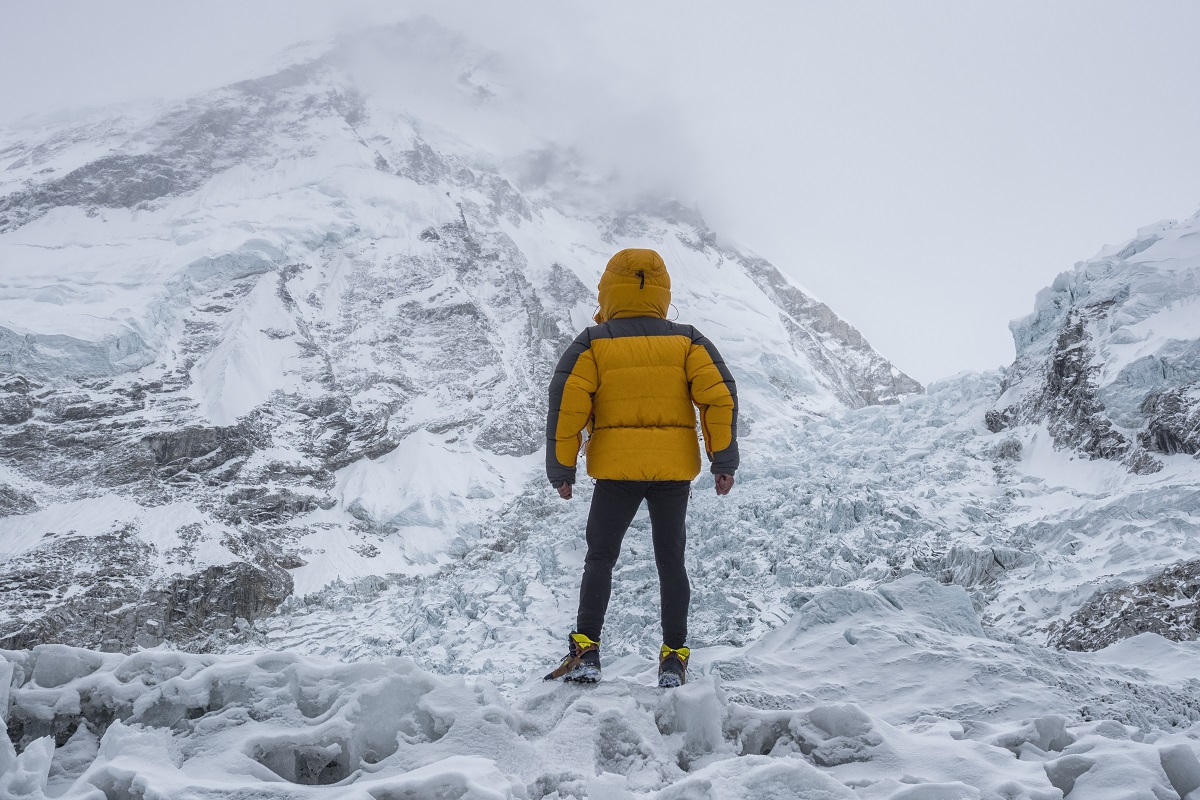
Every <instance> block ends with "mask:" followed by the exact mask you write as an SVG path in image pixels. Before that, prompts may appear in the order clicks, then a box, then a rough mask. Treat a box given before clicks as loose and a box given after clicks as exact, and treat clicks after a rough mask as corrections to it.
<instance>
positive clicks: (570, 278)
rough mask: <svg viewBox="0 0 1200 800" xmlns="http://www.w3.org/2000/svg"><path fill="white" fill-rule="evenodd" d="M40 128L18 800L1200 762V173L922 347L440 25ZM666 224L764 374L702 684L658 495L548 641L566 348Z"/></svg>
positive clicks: (1045, 786)
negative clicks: (528, 108)
mask: <svg viewBox="0 0 1200 800" xmlns="http://www.w3.org/2000/svg"><path fill="white" fill-rule="evenodd" d="M381 75H386V76H388V77H387V80H382V79H381V77H380V76H381ZM0 167H2V169H0V263H2V264H3V271H2V273H0V585H3V587H4V592H3V593H2V594H0V646H4V647H8V648H11V649H8V650H3V651H0V655H2V656H3V660H0V715H4V718H5V721H6V723H7V727H8V732H9V737H8V738H7V739H0V797H5V798H7V797H32V798H42V797H66V798H87V799H88V800H100V799H101V798H104V800H132V799H133V798H138V799H139V800H153V799H154V798H172V800H174V798H224V797H230V798H232V797H237V798H272V797H274V798H303V797H312V798H333V797H337V798H343V797H344V798H357V799H358V800H394V799H396V798H426V797H433V798H506V797H513V798H550V799H552V800H564V798H568V797H571V798H584V797H590V798H631V797H632V798H687V800H691V799H692V798H713V799H714V800H716V799H717V798H759V797H780V798H788V797H795V798H805V799H806V800H807V799H808V798H871V799H876V798H879V799H882V798H888V799H892V800H895V799H898V798H909V799H910V800H929V799H930V798H933V799H935V800H936V799H938V798H978V799H979V800H984V799H985V798H986V800H998V799H999V798H1005V799H1006V800H1015V799H1016V798H1026V799H1027V800H1051V799H1052V798H1062V797H1071V798H1075V800H1092V799H1093V798H1095V799H1096V800H1107V799H1109V798H1112V799H1113V800H1116V798H1147V799H1149V798H1155V800H1166V799H1167V798H1184V799H1185V800H1196V798H1198V797H1200V760H1198V759H1197V755H1196V753H1197V745H1196V740H1197V739H1198V738H1200V727H1198V725H1200V682H1198V681H1197V678H1196V676H1197V675H1198V674H1200V671H1198V669H1197V667H1200V663H1198V661H1197V659H1198V658H1200V642H1197V641H1196V640H1197V637H1198V636H1200V624H1198V623H1197V622H1196V619H1197V617H1196V613H1195V610H1196V608H1197V605H1198V604H1200V597H1198V586H1200V584H1197V581H1196V579H1195V576H1196V574H1197V568H1196V557H1197V552H1198V549H1200V548H1198V545H1200V489H1198V485H1200V460H1198V459H1197V458H1196V457H1195V455H1196V453H1197V452H1198V449H1200V440H1198V439H1197V438H1196V437H1197V433H1196V432H1197V430H1200V427H1198V426H1200V411H1198V410H1197V409H1198V408H1200V388H1198V385H1197V380H1198V379H1200V375H1198V374H1197V363H1200V362H1198V361H1197V353H1200V349H1198V348H1200V328H1197V324H1196V318H1197V311H1198V309H1200V307H1198V305H1197V303H1198V302H1200V300H1198V299H1197V298H1200V245H1197V242H1200V235H1198V234H1200V217H1196V218H1193V219H1191V220H1187V221H1184V222H1182V223H1162V224H1159V225H1156V226H1151V227H1150V228H1147V229H1143V230H1142V231H1140V232H1139V233H1138V235H1137V237H1135V238H1134V239H1133V240H1131V241H1130V242H1128V243H1124V244H1122V245H1119V246H1117V247H1113V248H1106V249H1105V250H1104V251H1102V252H1101V253H1100V254H1099V255H1098V256H1097V257H1095V258H1094V259H1092V260H1090V261H1088V262H1083V263H1081V264H1080V265H1078V266H1077V267H1076V269H1075V270H1074V271H1073V272H1069V273H1064V274H1063V275H1062V276H1059V278H1058V279H1057V280H1056V281H1055V282H1054V284H1053V286H1052V287H1050V288H1049V289H1046V290H1044V291H1043V292H1042V293H1041V294H1039V295H1038V299H1037V302H1036V305H1035V309H1034V313H1033V314H1032V315H1031V316H1030V317H1028V318H1026V319H1024V320H1021V321H1018V322H1017V323H1015V324H1014V327H1013V332H1014V336H1015V338H1016V342H1017V347H1018V358H1017V361H1016V363H1015V364H1014V365H1013V366H1012V367H1011V368H1010V369H1008V370H1005V371H1003V372H996V373H985V374H974V373H964V374H962V375H958V376H954V377H952V378H949V379H947V380H944V381H940V382H938V383H936V384H934V385H932V386H930V387H928V388H927V390H925V391H922V389H921V387H920V386H918V385H917V384H916V383H915V382H913V381H912V380H911V379H909V378H908V377H907V376H905V375H904V374H903V373H902V372H900V371H899V370H898V369H897V368H895V367H894V366H893V365H891V364H889V363H888V362H887V361H886V360H885V359H883V358H882V357H880V356H879V355H878V354H877V353H876V352H875V351H874V350H873V349H872V348H871V346H870V345H869V344H868V343H866V342H865V341H864V340H863V339H862V337H861V336H860V335H859V334H858V333H857V331H855V330H854V329H853V328H852V327H850V326H849V325H847V324H846V323H845V322H844V321H842V320H840V319H839V318H838V317H837V316H836V314H834V312H833V311H832V310H830V309H829V308H828V307H826V306H824V305H822V304H821V303H819V302H818V301H816V300H815V299H813V298H812V297H810V296H809V295H808V294H807V293H805V292H804V291H803V290H802V289H800V288H799V287H797V286H795V285H793V284H792V283H790V282H789V281H788V280H786V279H785V278H784V277H783V276H782V275H781V274H780V273H779V272H778V271H777V270H776V269H775V268H774V267H773V266H772V265H770V264H769V263H767V262H765V261H763V260H762V259H759V258H757V257H756V256H754V255H752V254H750V253H749V252H748V251H745V250H744V249H742V248H739V247H737V246H734V245H732V244H730V243H728V242H724V241H722V240H720V239H719V238H718V236H717V235H716V234H715V233H714V232H713V231H711V230H709V229H708V228H707V226H706V225H705V223H704V221H703V219H702V218H701V217H700V216H699V214H697V213H696V212H695V211H694V210H691V209H688V208H686V207H684V206H682V205H680V204H679V203H677V202H674V201H672V200H670V199H662V198H646V197H639V198H630V197H628V196H626V195H624V194H623V193H622V192H621V191H620V190H619V187H617V186H616V185H615V184H614V183H613V182H612V181H611V180H610V178H609V176H607V175H606V174H604V172H603V171H602V170H601V169H599V168H597V167H595V166H594V165H589V164H585V163H583V162H582V161H581V160H580V159H579V157H578V156H577V154H575V153H574V152H573V151H572V150H571V148H570V145H569V143H548V142H545V141H543V140H542V139H541V138H540V136H539V135H538V132H537V131H530V130H529V129H528V126H527V125H526V124H524V121H523V117H522V114H521V109H520V104H519V102H518V99H517V98H516V97H515V96H514V92H513V91H512V90H511V88H510V87H509V86H508V85H507V84H506V83H505V76H504V73H503V68H502V65H501V64H499V63H498V62H497V61H496V60H495V59H494V58H493V57H491V56H490V55H489V54H487V53H482V52H480V51H478V50H477V49H476V48H474V47H473V46H471V45H470V44H468V43H466V42H464V41H462V40H461V39H459V38H458V37H457V36H456V35H454V34H453V33H450V32H447V31H444V30H442V29H440V28H437V27H436V26H434V25H432V24H430V23H416V24H412V25H408V26H402V27H399V28H395V29H385V30H380V31H377V32H373V33H370V34H367V35H365V37H364V38H362V39H359V40H357V41H353V42H350V43H347V44H344V45H340V46H337V47H334V48H333V49H331V50H329V51H328V52H327V53H325V54H324V55H322V56H319V57H317V58H315V59H313V60H309V61H304V60H301V61H297V62H296V63H294V64H292V65H291V66H289V67H288V68H286V69H284V70H282V71H280V72H278V73H276V74H273V75H269V76H265V77H262V78H258V79H254V80H250V81H245V82H242V83H239V84H235V85H233V86H230V87H227V88H226V89H223V90H220V91H218V92H214V93H210V94H208V95H204V96H202V97H198V98H195V99H194V100H192V101H189V102H188V103H184V104H181V105H178V106H172V107H163V108H146V109H142V110H126V111H123V112H122V113H121V114H120V115H106V114H98V115H96V116H95V117H93V118H89V119H86V120H84V121H81V122H72V123H55V124H53V125H47V126H44V127H41V128H29V127H26V128H24V129H22V130H19V131H8V132H0ZM625 246H652V247H655V248H656V249H658V250H659V251H660V252H662V254H663V255H664V257H665V258H666V261H667V263H668V265H669V267H670V269H671V273H672V279H673V286H674V291H675V303H676V306H677V307H678V309H679V311H680V319H681V320H682V321H684V322H687V323H692V324H695V325H696V326H697V327H698V328H700V329H701V330H702V331H703V332H704V333H705V334H706V335H707V336H708V337H709V338H711V339H712V340H713V341H714V342H715V343H716V344H717V345H718V347H719V348H720V349H721V351H722V353H723V355H724V356H725V357H726V360H727V361H728V363H729V364H730V365H731V368H732V369H733V371H734V374H735V376H736V378H737V380H738V388H739V397H740V398H741V401H742V404H743V414H742V418H741V425H740V433H741V440H742V451H743V466H742V468H741V469H740V470H739V472H738V476H737V485H736V487H735V489H734V491H733V493H732V494H731V495H730V496H728V497H724V498H718V497H716V496H715V494H714V493H713V491H712V489H713V483H712V478H711V476H702V477H701V478H700V479H698V480H697V482H696V484H695V487H694V491H693V497H692V501H691V510H690V517H689V531H688V532H689V543H688V556H687V558H688V562H687V565H688V569H689V573H690V575H691V579H692V584H693V595H692V614H691V620H690V622H691V633H690V639H689V644H691V646H692V647H693V657H692V673H691V680H690V682H689V683H688V684H687V685H685V686H684V687H682V688H680V689H678V690H674V691H670V692H663V691H660V690H659V689H657V688H656V687H655V686H654V685H653V684H654V682H655V681H654V673H655V661H654V657H655V654H656V652H657V648H658V645H659V643H660V640H659V634H658V601H657V579H656V574H655V568H654V561H653V556H652V552H651V549H650V544H649V535H648V534H649V531H648V527H649V521H648V518H647V516H646V515H645V513H644V512H642V513H641V514H639V516H638V517H637V518H636V519H635V520H634V523H633V526H632V528H631V530H630V533H629V535H628V537H627V539H626V543H625V549H624V552H623V554H622V557H621V561H620V562H619V564H618V568H617V574H616V576H615V586H616V591H615V592H614V596H613V602H612V606H611V608H610V614H609V618H608V621H607V624H606V627H605V631H604V634H603V637H602V641H603V646H602V656H603V660H604V681H603V682H602V683H600V684H599V685H598V686H595V687H590V688H583V687H572V686H564V685H548V684H543V683H542V682H541V681H540V680H539V678H540V676H541V675H542V674H544V673H545V672H546V671H547V670H548V669H549V667H551V666H552V665H553V664H554V663H556V662H557V658H558V656H560V655H561V654H562V648H563V647H565V634H566V633H567V632H568V631H569V630H570V629H571V627H572V623H573V617H574V611H575V602H576V592H577V589H578V579H579V574H580V569H581V565H582V558H583V551H584V543H583V529H584V523H585V518H586V513H587V503H588V501H589V500H590V495H591V485H590V482H589V481H587V480H581V481H580V483H579V485H578V486H577V487H576V488H577V498H576V499H575V500H573V501H571V502H569V503H564V502H562V501H560V500H559V499H558V498H557V496H556V495H555V494H554V493H553V492H552V491H551V490H550V489H549V487H548V486H547V485H546V483H545V479H544V476H543V475H542V474H541V462H542V455H541V453H540V447H541V446H542V442H543V441H544V431H543V425H544V414H545V387H546V384H547V382H548V378H549V374H550V370H551V369H552V368H553V365H554V363H555V360H556V358H557V356H558V354H559V353H560V352H561V350H562V349H563V348H564V347H565V346H566V344H567V343H568V342H569V341H570V340H571V338H573V336H574V335H575V333H576V332H577V331H578V330H579V329H580V328H581V327H583V326H584V325H586V324H588V322H589V320H590V318H591V314H592V312H593V309H594V293H593V289H592V287H593V286H594V285H595V283H596V281H597V280H598V278H599V274H600V271H601V269H602V268H603V265H604V263H605V261H606V260H607V259H608V257H609V256H610V255H611V254H612V253H613V252H615V251H616V250H617V249H620V248H621V247H625ZM58 642H70V643H71V644H74V645H86V647H67V646H64V645H63V644H58Z"/></svg>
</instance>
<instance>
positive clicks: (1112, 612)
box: [1049, 559, 1200, 650]
mask: <svg viewBox="0 0 1200 800" xmlns="http://www.w3.org/2000/svg"><path fill="white" fill-rule="evenodd" d="M1139 633H1157V634H1159V635H1160V636H1163V637H1165V638H1167V639H1172V640H1174V641H1188V640H1191V639H1196V638H1200V559H1197V560H1195V561H1185V562H1180V563H1178V564H1173V565H1171V566H1169V567H1167V568H1166V569H1164V570H1163V571H1162V572H1160V573H1158V574H1157V575H1153V576H1151V577H1149V578H1147V579H1146V580H1144V581H1141V582H1140V583H1135V584H1132V585H1128V586H1120V587H1116V588H1112V589H1105V590H1101V591H1098V592H1096V594H1094V595H1092V596H1091V597H1090V598H1089V599H1088V601H1087V602H1086V603H1084V604H1083V606H1081V607H1080V609H1079V610H1078V611H1076V612H1075V613H1074V614H1072V615H1071V617H1070V618H1069V619H1067V621H1066V622H1065V623H1063V624H1062V625H1061V626H1059V627H1057V628H1056V629H1053V630H1052V631H1051V634H1050V638H1049V644H1050V645H1052V646H1053V647H1058V648H1060V649H1063V650H1099V649H1101V648H1104V647H1107V646H1108V645H1110V644H1112V643H1113V642H1118V641H1120V640H1121V639H1127V638H1129V637H1130V636H1136V635H1137V634H1139Z"/></svg>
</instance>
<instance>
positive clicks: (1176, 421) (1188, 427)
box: [1138, 381, 1200, 455]
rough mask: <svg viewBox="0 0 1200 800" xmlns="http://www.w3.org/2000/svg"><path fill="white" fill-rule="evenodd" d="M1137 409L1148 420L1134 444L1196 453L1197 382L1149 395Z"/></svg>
mask: <svg viewBox="0 0 1200 800" xmlns="http://www.w3.org/2000/svg"><path fill="white" fill-rule="evenodd" d="M1141 410H1142V412H1143V413H1144V414H1145V415H1146V417H1147V420H1148V421H1147V424H1146V430H1144V431H1142V432H1141V433H1140V434H1139V435H1138V441H1139V442H1140V443H1141V445H1142V446H1143V447H1145V448H1146V449H1147V450H1153V451H1155V452H1158V453H1166V454H1168V455H1171V454H1174V453H1187V454H1188V455H1196V454H1197V453H1200V381H1196V382H1193V383H1189V384H1187V385H1186V386H1179V387H1176V388H1174V389H1166V390H1164V391H1161V392H1154V393H1152V394H1149V395H1147V396H1146V399H1145V400H1144V401H1142V406H1141Z"/></svg>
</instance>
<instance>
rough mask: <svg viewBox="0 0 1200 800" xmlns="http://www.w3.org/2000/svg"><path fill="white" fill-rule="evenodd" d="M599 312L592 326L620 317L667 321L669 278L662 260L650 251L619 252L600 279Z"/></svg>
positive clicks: (631, 250) (632, 250) (669, 297)
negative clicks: (652, 318) (657, 318)
mask: <svg viewBox="0 0 1200 800" xmlns="http://www.w3.org/2000/svg"><path fill="white" fill-rule="evenodd" d="M598 288H599V290H600V311H599V312H598V313H597V314H596V317H595V319H596V322H597V323H600V322H605V321H607V320H610V319H620V318H621V317H659V318H660V319H666V318H667V310H668V309H669V308H670V306H671V276H670V275H668V274H667V265H666V264H665V263H663V260H662V256H660V255H659V254H658V253H656V252H655V251H653V250H643V249H637V248H634V249H629V250H622V251H621V252H619V253H617V254H616V255H615V256H613V257H612V258H611V259H610V260H609V262H608V266H607V267H605V269H604V274H603V275H601V276H600V285H599V287H598Z"/></svg>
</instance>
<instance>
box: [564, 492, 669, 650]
mask: <svg viewBox="0 0 1200 800" xmlns="http://www.w3.org/2000/svg"><path fill="white" fill-rule="evenodd" d="M691 490H692V482H691V481H604V480H598V481H596V491H595V492H594V493H593V494H592V508H591V512H590V513H589V514H588V523H587V547H588V549H587V557H586V558H585V559H584V561H583V583H582V584H581V585H580V587H579V616H578V618H577V619H576V624H575V630H576V631H578V632H579V633H582V634H584V635H585V636H587V637H588V638H590V639H595V640H597V641H599V639H600V629H601V628H603V627H604V614H605V612H607V611H608V599H609V596H610V595H611V594H612V571H613V567H614V566H615V565H616V563H617V556H619V555H620V554H621V540H622V539H624V538H625V531H627V530H628V529H629V523H631V522H633V517H634V515H635V514H636V513H637V510H638V508H639V507H640V506H641V505H642V500H645V501H646V504H647V506H649V510H650V527H651V531H652V534H651V536H652V538H653V540H654V563H655V565H656V566H657V567H658V592H659V602H660V604H661V607H662V635H663V643H664V644H666V645H667V647H672V648H678V647H683V644H684V642H685V641H687V613H688V601H689V600H691V595H692V590H691V586H690V585H689V584H688V576H687V570H686V569H685V568H684V566H683V549H684V545H685V544H686V542H687V534H686V531H685V530H684V517H685V516H686V515H687V503H688V496H689V495H690V494H691Z"/></svg>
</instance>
